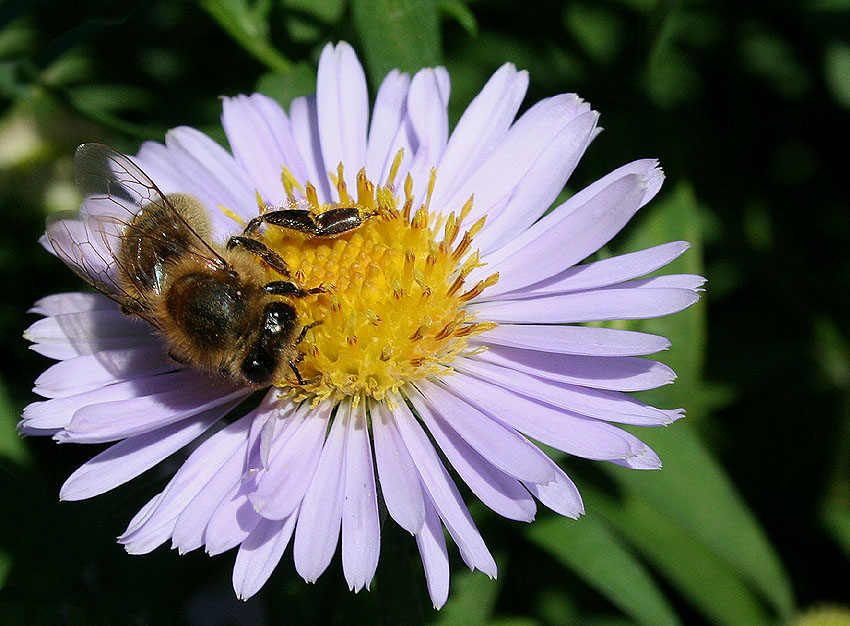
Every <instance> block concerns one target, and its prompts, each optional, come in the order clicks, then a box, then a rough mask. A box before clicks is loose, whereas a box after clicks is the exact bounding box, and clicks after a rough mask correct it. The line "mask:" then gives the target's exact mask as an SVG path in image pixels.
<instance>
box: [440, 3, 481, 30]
mask: <svg viewBox="0 0 850 626" xmlns="http://www.w3.org/2000/svg"><path fill="white" fill-rule="evenodd" d="M437 9H438V11H439V12H440V15H442V16H445V17H449V18H451V19H453V20H454V21H455V22H457V23H458V24H460V25H461V26H462V27H463V29H464V30H465V31H466V33H467V34H468V35H469V36H471V37H477V36H478V20H476V19H475V14H474V13H473V12H472V11H470V10H469V7H467V6H466V5H465V4H464V3H463V2H460V0H437Z"/></svg>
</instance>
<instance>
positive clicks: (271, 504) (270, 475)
mask: <svg viewBox="0 0 850 626" xmlns="http://www.w3.org/2000/svg"><path fill="white" fill-rule="evenodd" d="M333 408H334V407H333V405H332V404H331V403H330V402H322V403H320V404H319V405H318V406H317V407H316V408H315V409H313V408H312V407H310V403H309V402H306V403H303V404H302V405H301V407H300V408H299V409H298V411H297V412H296V413H295V415H294V416H293V417H292V418H291V419H290V420H289V421H290V422H291V424H290V425H289V426H287V427H286V428H285V429H284V430H283V431H281V433H280V434H279V435H278V436H277V438H276V439H275V441H274V442H273V443H272V447H271V450H270V452H269V464H268V469H265V468H264V469H261V470H259V472H257V478H256V480H257V489H256V490H255V491H254V493H252V494H250V495H249V496H248V497H249V500H250V501H251V504H252V505H253V507H254V509H255V510H256V511H257V512H258V513H259V514H260V515H262V516H263V517H266V518H268V519H284V518H285V517H288V516H289V515H290V514H291V513H292V512H293V511H294V510H295V508H296V507H297V506H298V505H299V504H300V503H301V499H302V498H303V497H304V493H305V492H306V491H307V488H308V486H309V485H310V482H311V480H312V479H313V474H314V472H315V471H316V467H317V465H318V463H319V458H320V455H321V452H322V444H323V442H324V439H325V432H326V431H327V425H328V420H329V419H330V415H331V411H332V410H333Z"/></svg>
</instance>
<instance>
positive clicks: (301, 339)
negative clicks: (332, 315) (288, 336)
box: [295, 320, 322, 346]
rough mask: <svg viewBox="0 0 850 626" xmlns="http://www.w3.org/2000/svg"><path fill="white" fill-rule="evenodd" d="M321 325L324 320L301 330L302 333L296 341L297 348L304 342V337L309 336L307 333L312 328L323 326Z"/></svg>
mask: <svg viewBox="0 0 850 626" xmlns="http://www.w3.org/2000/svg"><path fill="white" fill-rule="evenodd" d="M321 323H322V320H317V321H315V322H313V323H312V324H307V325H306V326H304V327H303V328H302V329H301V333H300V334H299V335H298V337H297V338H296V339H295V345H296V346H297V345H298V344H299V343H301V342H302V341H304V337H305V336H306V335H307V331H308V330H310V329H311V328H314V327H316V326H318V325H319V324H321Z"/></svg>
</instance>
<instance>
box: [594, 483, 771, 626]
mask: <svg viewBox="0 0 850 626" xmlns="http://www.w3.org/2000/svg"><path fill="white" fill-rule="evenodd" d="M583 492H584V495H585V502H586V503H587V506H588V508H589V509H591V510H594V511H598V512H600V513H601V514H602V515H603V516H604V517H605V519H606V520H607V521H608V523H610V524H611V525H612V526H613V527H615V528H617V530H618V531H619V532H620V533H622V534H623V535H624V536H625V537H626V538H627V540H628V541H629V542H630V543H631V544H632V545H633V546H635V547H636V549H637V550H639V551H640V552H641V554H642V555H643V557H644V558H645V559H646V560H647V561H648V562H649V563H651V564H652V565H653V567H654V568H655V569H656V570H657V571H659V572H660V573H661V574H662V575H663V576H664V577H665V578H667V579H668V580H669V581H670V582H671V583H672V584H673V585H675V586H676V587H677V588H678V589H679V590H680V591H681V592H682V594H683V595H684V596H685V597H687V598H688V599H689V600H690V601H691V602H692V603H693V604H694V605H695V606H696V607H697V608H698V609H699V611H700V612H701V613H702V614H703V615H705V616H706V618H708V619H709V620H710V621H711V622H713V623H715V624H722V625H725V626H747V625H749V624H766V623H768V622H769V621H770V619H769V616H768V615H767V613H766V612H765V611H764V608H763V606H762V605H761V604H760V603H759V601H758V599H757V598H756V597H755V595H754V594H753V593H752V591H751V590H750V588H749V587H748V586H747V585H746V584H745V583H744V581H743V580H742V579H741V577H740V576H739V575H738V573H737V572H736V571H735V570H734V569H732V568H731V567H730V566H729V565H728V564H727V563H726V562H724V561H723V560H721V559H720V558H719V557H718V556H717V555H716V554H714V553H713V552H711V551H710V550H709V549H708V548H707V547H706V546H705V545H704V544H702V543H701V542H700V541H698V540H697V539H696V538H695V537H694V536H693V535H691V534H690V533H689V532H688V529H686V528H685V527H684V526H682V524H681V523H679V522H678V521H676V520H673V519H671V518H670V517H668V516H666V515H664V514H662V513H661V512H660V511H659V510H658V509H657V508H655V507H653V506H652V505H651V504H650V503H649V502H648V501H646V500H642V499H639V498H637V497H635V496H634V495H633V494H632V495H631V496H627V497H626V498H625V499H623V500H622V501H619V502H614V501H613V500H610V499H608V498H604V497H602V496H600V495H593V492H592V491H591V490H589V489H587V488H585V489H583Z"/></svg>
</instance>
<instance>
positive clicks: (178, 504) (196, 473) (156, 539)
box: [118, 413, 252, 554]
mask: <svg viewBox="0 0 850 626" xmlns="http://www.w3.org/2000/svg"><path fill="white" fill-rule="evenodd" d="M251 418H252V414H250V413H249V414H248V415H246V416H245V417H243V418H242V419H240V420H237V421H236V422H233V423H232V424H230V425H229V426H227V427H226V428H224V429H223V430H220V431H219V432H217V433H216V434H215V435H213V436H212V437H210V438H209V439H207V440H206V441H205V442H204V443H202V444H201V445H200V446H198V447H197V449H195V451H194V452H193V453H192V454H191V455H189V458H188V459H186V461H184V463H183V465H182V466H181V467H180V469H179V470H177V473H176V474H175V475H174V477H173V478H172V479H171V480H170V481H169V483H168V485H167V486H166V487H165V490H164V491H163V492H162V494H161V497H160V498H159V499H158V501H157V503H156V506H154V507H151V508H149V509H148V510H147V513H146V515H145V516H144V517H143V518H139V517H138V516H137V518H134V520H133V521H131V523H130V525H129V526H128V528H127V530H126V531H125V532H124V534H122V535H121V536H120V537H119V538H118V541H119V543H122V544H124V547H125V549H126V550H127V552H129V553H131V554H143V553H146V552H150V551H151V550H153V549H154V548H156V547H157V546H159V545H160V544H162V543H163V542H164V541H166V540H167V539H168V538H169V537H170V536H171V532H172V531H173V530H174V525H175V524H176V523H177V518H178V517H179V516H180V514H181V513H182V512H183V510H184V509H185V508H186V505H187V504H188V503H189V502H191V501H192V499H193V498H194V497H195V496H196V495H197V494H198V493H199V492H200V491H201V490H202V489H203V488H204V486H205V485H206V484H207V483H208V482H209V480H210V478H212V476H213V475H214V474H215V473H216V471H218V468H219V467H221V464H222V463H223V462H224V461H226V460H227V459H228V458H230V456H231V455H233V454H234V453H235V452H236V451H237V450H239V449H240V448H242V449H244V447H245V445H246V437H247V433H248V429H249V427H250V425H251Z"/></svg>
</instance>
